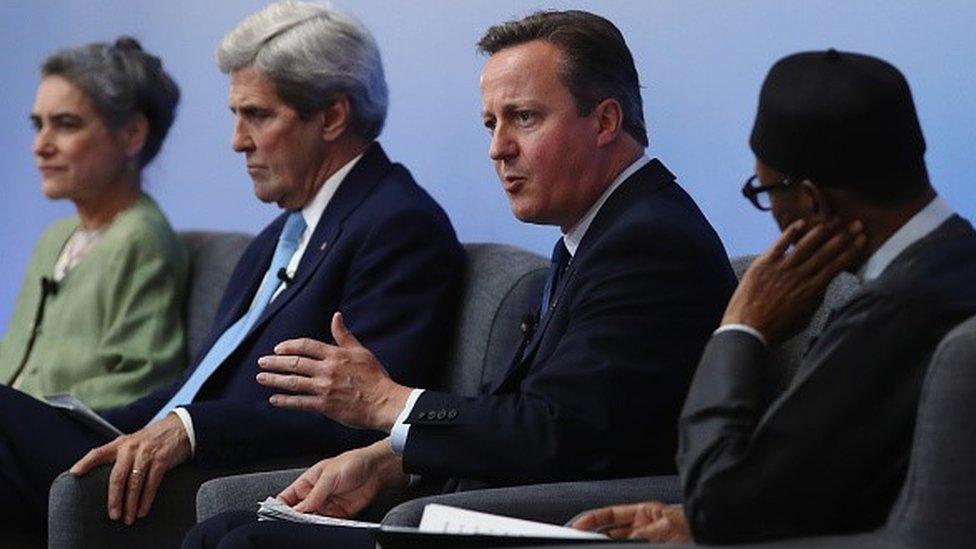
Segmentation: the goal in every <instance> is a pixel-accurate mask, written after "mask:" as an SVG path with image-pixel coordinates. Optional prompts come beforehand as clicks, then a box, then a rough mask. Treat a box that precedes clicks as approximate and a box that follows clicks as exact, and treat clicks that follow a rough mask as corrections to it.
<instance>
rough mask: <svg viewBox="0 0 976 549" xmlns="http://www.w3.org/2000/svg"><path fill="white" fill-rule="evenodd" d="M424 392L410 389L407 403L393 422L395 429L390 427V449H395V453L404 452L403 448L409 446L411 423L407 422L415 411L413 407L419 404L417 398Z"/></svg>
mask: <svg viewBox="0 0 976 549" xmlns="http://www.w3.org/2000/svg"><path fill="white" fill-rule="evenodd" d="M422 394H424V390H423V389H414V390H413V391H410V396H408V397H407V403H406V404H404V405H403V410H401V411H400V415H398V416H397V418H396V423H394V424H393V429H390V449H391V450H393V453H394V454H397V455H400V454H402V453H403V449H404V448H406V447H407V435H408V434H410V424H408V423H406V421H407V418H408V417H410V412H412V411H413V407H414V406H415V405H416V404H417V399H418V398H420V395H422Z"/></svg>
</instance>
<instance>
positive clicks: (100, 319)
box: [0, 195, 189, 410]
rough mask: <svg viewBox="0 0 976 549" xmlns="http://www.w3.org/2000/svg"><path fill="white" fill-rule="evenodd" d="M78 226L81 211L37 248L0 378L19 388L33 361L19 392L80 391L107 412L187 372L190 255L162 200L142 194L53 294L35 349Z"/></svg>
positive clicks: (0, 347) (2, 346) (2, 353)
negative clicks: (55, 278) (50, 286)
mask: <svg viewBox="0 0 976 549" xmlns="http://www.w3.org/2000/svg"><path fill="white" fill-rule="evenodd" d="M77 226H78V219H77V217H74V218H69V219H64V220H61V221H58V222H55V223H54V224H52V225H51V226H50V227H48V228H47V230H45V231H44V234H43V235H42V236H41V239H40V242H38V244H37V248H35V249H34V254H33V256H32V257H31V261H30V264H29V265H28V267H27V274H26V275H25V277H24V282H23V284H22V285H21V288H20V294H19V295H18V297H17V304H16V306H15V307H14V314H13V317H12V318H11V320H10V323H9V324H8V327H7V333H6V334H5V335H4V338H3V341H2V343H0V383H5V384H8V385H9V384H12V383H13V382H14V380H15V379H16V377H17V375H18V372H19V371H21V365H22V364H23V368H22V371H23V372H24V375H23V378H22V379H21V382H20V383H19V387H18V388H19V389H20V390H22V391H24V392H25V393H28V394H31V395H34V396H35V397H42V396H44V395H50V394H53V393H61V392H70V393H71V394H72V395H74V396H75V397H77V398H78V399H79V400H81V401H82V402H84V403H86V404H88V406H90V407H92V408H94V409H96V410H103V409H107V408H113V407H116V406H121V405H124V404H127V403H129V402H131V401H133V400H135V399H136V398H138V397H140V396H142V395H145V394H147V393H149V392H150V391H152V390H153V389H156V388H158V387H159V386H160V385H162V384H164V383H168V382H171V381H173V380H174V379H176V377H177V376H178V375H179V374H180V370H181V368H182V366H183V364H184V362H185V341H184V327H183V310H184V300H185V295H186V285H187V277H188V270H189V260H188V258H187V253H186V250H185V248H184V247H183V244H182V243H181V242H180V240H179V238H178V237H177V236H176V235H175V234H174V233H173V230H172V228H170V226H169V223H168V222H167V221H166V218H165V217H164V216H163V214H162V212H160V211H159V208H158V207H157V206H156V204H155V202H153V200H152V199H151V198H149V197H148V196H146V195H142V197H141V198H140V199H139V200H138V201H137V202H136V203H135V204H134V205H133V206H132V207H131V208H129V209H128V210H126V211H124V212H122V213H120V214H118V215H117V216H116V217H115V219H114V220H113V221H112V224H111V225H110V226H109V227H108V228H107V229H106V230H105V233H104V234H103V235H102V237H101V239H100V240H99V241H98V242H97V243H96V244H95V246H94V247H93V248H92V249H91V251H90V252H89V254H88V255H87V256H86V257H85V258H84V259H83V260H82V261H81V262H80V263H78V264H77V265H76V266H75V267H74V268H73V269H71V270H70V271H68V273H67V274H66V275H65V277H64V279H62V280H61V282H60V283H59V284H58V288H57V292H56V293H54V294H52V295H49V296H48V297H47V299H46V302H45V306H44V314H43V318H42V319H41V321H40V322H39V323H38V328H37V335H36V337H35V340H34V344H33V347H29V342H30V338H31V334H32V332H33V331H34V320H35V317H36V315H37V314H38V307H39V306H40V303H41V296H42V291H41V277H48V278H50V277H51V276H52V275H53V273H54V264H55V263H56V262H57V259H58V255H59V254H60V253H61V249H62V248H63V246H64V244H65V242H66V241H67V240H68V237H69V236H70V235H71V233H72V232H73V231H74V230H75V228H76V227H77ZM28 351H29V352H28ZM25 359H26V362H24V361H25Z"/></svg>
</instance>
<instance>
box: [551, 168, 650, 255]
mask: <svg viewBox="0 0 976 549" xmlns="http://www.w3.org/2000/svg"><path fill="white" fill-rule="evenodd" d="M650 161H651V159H650V158H648V157H647V155H646V154H642V155H640V158H638V159H637V160H635V161H634V162H633V164H631V165H630V166H627V167H626V168H625V169H624V170H623V171H622V172H620V173H619V174H617V177H616V179H614V180H613V183H610V186H609V187H607V190H605V191H603V194H601V195H600V198H598V199H597V200H596V202H594V203H593V205H592V206H590V209H589V211H587V212H586V215H584V216H583V217H581V218H580V220H579V221H577V222H576V224H575V225H573V227H572V228H570V229H569V230H568V231H566V234H564V235H563V243H565V244H566V249H567V250H569V255H570V256H574V255H576V248H579V245H580V242H582V241H583V237H584V236H585V235H586V230H587V229H589V228H590V224H591V223H593V219H594V218H596V214H598V213H599V212H600V208H602V207H603V203H604V202H606V201H607V199H608V198H610V195H611V194H613V191H615V190H617V187H619V186H620V185H621V184H622V183H623V182H624V181H626V180H627V178H628V177H630V176H632V175H634V174H635V173H636V172H637V170H639V169H641V168H643V167H644V166H646V165H647V163H648V162H650Z"/></svg>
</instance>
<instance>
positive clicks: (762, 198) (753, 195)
mask: <svg viewBox="0 0 976 549" xmlns="http://www.w3.org/2000/svg"><path fill="white" fill-rule="evenodd" d="M792 184H793V180H792V179H790V178H789V177H784V178H783V179H782V180H781V181H779V182H777V183H773V184H772V185H763V184H762V183H760V182H759V176H758V175H753V176H751V177H750V178H749V179H746V182H745V184H743V185H742V196H744V197H746V198H747V199H748V200H749V202H752V205H753V206H755V207H757V208H759V209H760V210H762V211H764V212H768V211H769V210H771V209H773V203H772V202H771V201H770V200H769V191H771V190H773V189H781V188H783V187H789V186H790V185H792Z"/></svg>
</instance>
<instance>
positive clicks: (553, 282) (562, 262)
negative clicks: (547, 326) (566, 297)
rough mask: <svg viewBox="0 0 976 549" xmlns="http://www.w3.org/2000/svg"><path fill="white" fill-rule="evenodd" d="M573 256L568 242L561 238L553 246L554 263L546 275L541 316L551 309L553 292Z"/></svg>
mask: <svg viewBox="0 0 976 549" xmlns="http://www.w3.org/2000/svg"><path fill="white" fill-rule="evenodd" d="M572 257H573V256H571V255H569V250H567V249H566V244H565V243H564V242H563V239H562V238H560V239H559V240H557V241H556V245H555V246H553V248H552V264H551V265H550V266H549V273H548V274H547V275H546V286H545V288H543V289H542V307H540V308H539V318H542V317H544V316H545V315H546V311H548V310H549V303H550V302H551V301H552V298H553V293H555V291H556V288H558V287H559V279H560V278H561V277H562V276H563V273H565V272H566V267H568V266H569V260H570V259H572Z"/></svg>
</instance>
